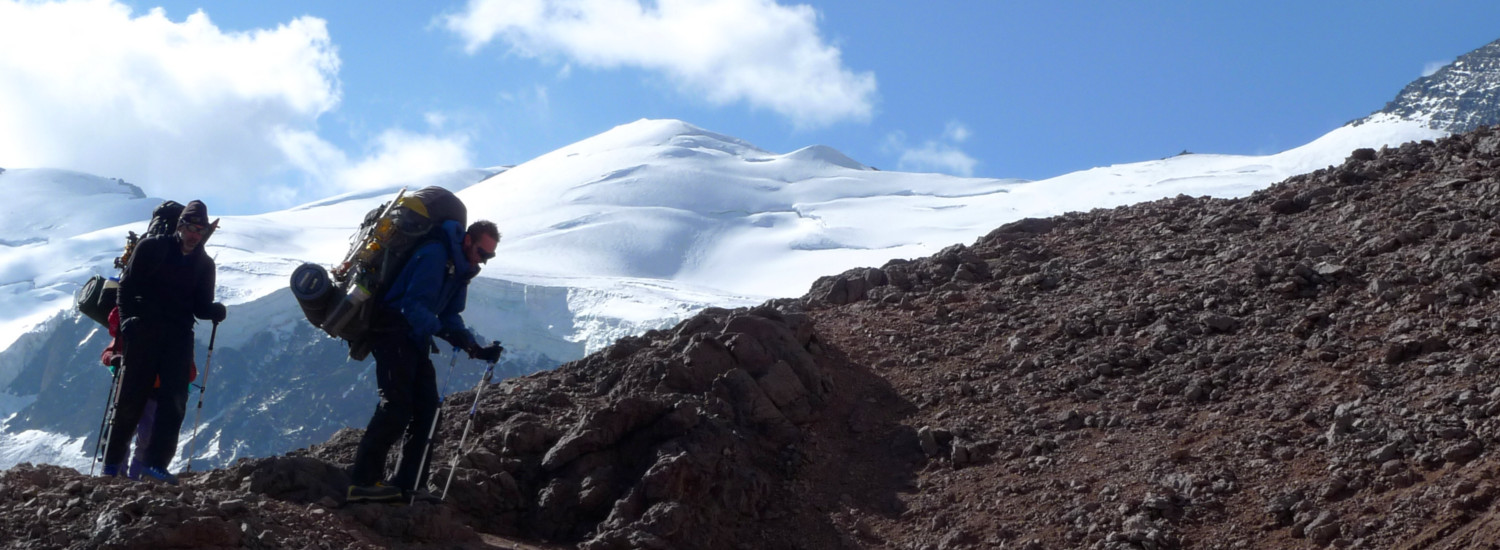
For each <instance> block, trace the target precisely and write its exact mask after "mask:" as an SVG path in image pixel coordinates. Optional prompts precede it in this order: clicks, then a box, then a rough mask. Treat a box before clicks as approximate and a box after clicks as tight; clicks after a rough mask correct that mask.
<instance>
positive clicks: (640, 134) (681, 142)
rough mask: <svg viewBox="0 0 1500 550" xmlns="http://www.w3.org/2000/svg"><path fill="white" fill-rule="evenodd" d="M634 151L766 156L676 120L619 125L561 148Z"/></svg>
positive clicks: (730, 138)
mask: <svg viewBox="0 0 1500 550" xmlns="http://www.w3.org/2000/svg"><path fill="white" fill-rule="evenodd" d="M635 147H687V148H708V149H716V150H720V151H732V152H736V153H739V154H744V153H752V154H767V153H766V152H765V151H764V150H762V149H760V148H759V147H756V146H755V145H752V144H750V143H749V142H747V141H745V140H742V139H739V138H736V137H733V136H729V135H725V134H720V133H716V132H710V131H708V130H704V129H702V128H699V127H697V126H694V125H692V124H689V123H687V122H683V121H681V120H677V119H670V118H667V119H649V118H643V119H640V120H637V121H635V122H630V123H626V124H621V125H619V126H616V127H614V128H611V129H609V130H608V131H605V132H604V133H601V134H599V135H596V136H594V137H591V138H588V139H585V140H583V141H580V142H578V143H575V144H573V145H572V146H570V147H567V148H565V150H566V151H567V152H568V153H579V152H585V151H608V150H615V149H628V148H635Z"/></svg>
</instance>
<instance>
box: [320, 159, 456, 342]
mask: <svg viewBox="0 0 1500 550" xmlns="http://www.w3.org/2000/svg"><path fill="white" fill-rule="evenodd" d="M449 220H452V221H457V222H458V223H459V226H460V227H465V226H467V225H468V209H467V208H466V207H464V203H463V201H460V200H459V199H458V197H457V196H455V195H454V194H453V192H452V191H449V190H447V189H443V188H442V187H437V186H430V187H423V188H421V189H418V190H416V191H415V192H412V193H410V194H407V193H406V188H404V187H403V188H402V189H401V191H399V192H397V193H396V198H394V199H392V200H391V201H390V202H387V203H384V204H381V205H380V206H378V207H376V208H375V209H373V210H370V212H369V213H367V214H365V218H364V221H363V222H362V223H360V225H359V230H358V231H356V232H355V233H354V236H353V237H351V238H350V247H349V252H348V253H347V254H345V255H344V259H343V261H341V262H339V263H338V264H336V265H334V266H333V269H325V268H324V267H323V266H321V265H318V264H314V263H304V264H302V265H300V266H298V267H297V269H295V270H293V271H292V280H291V287H292V295H293V296H295V297H296V298H297V304H298V305H299V306H301V307H302V313H303V315H306V316H307V320H308V322H311V323H312V324H313V326H315V327H318V328H321V329H323V331H324V332H327V333H328V335H329V336H333V337H335V338H341V339H343V340H345V341H347V342H349V357H351V358H353V359H354V360H356V361H360V360H363V359H364V358H365V357H366V356H367V355H368V354H369V351H370V342H369V340H368V338H366V335H367V333H368V332H369V330H370V324H371V321H372V319H373V317H374V312H375V308H373V307H369V304H370V298H371V297H372V296H374V297H379V296H381V295H383V294H384V293H385V292H386V291H387V290H388V289H389V288H390V286H391V284H392V283H393V282H394V281H395V280H396V277H397V276H398V275H400V274H401V269H402V268H403V267H405V266H406V261H407V260H408V259H410V258H411V255H412V253H413V252H415V251H416V249H417V248H418V246H419V245H420V244H422V243H425V242H427V241H428V240H429V239H431V238H433V237H434V236H435V232H437V231H441V228H442V225H443V222H445V221H449Z"/></svg>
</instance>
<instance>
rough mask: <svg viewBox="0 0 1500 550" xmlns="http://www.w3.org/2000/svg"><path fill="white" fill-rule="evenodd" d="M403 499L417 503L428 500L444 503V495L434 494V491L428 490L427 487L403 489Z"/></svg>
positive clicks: (433, 502)
mask: <svg viewBox="0 0 1500 550" xmlns="http://www.w3.org/2000/svg"><path fill="white" fill-rule="evenodd" d="M401 500H403V501H406V502H408V503H411V504H416V503H418V502H426V503H428V504H442V503H443V498H442V497H440V496H437V495H434V494H432V491H428V490H426V489H417V490H415V491H401Z"/></svg>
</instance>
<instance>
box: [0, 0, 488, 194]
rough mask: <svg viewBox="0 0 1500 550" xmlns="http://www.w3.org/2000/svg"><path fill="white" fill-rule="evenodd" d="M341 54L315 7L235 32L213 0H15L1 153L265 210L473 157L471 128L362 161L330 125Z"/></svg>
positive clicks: (385, 142)
mask: <svg viewBox="0 0 1500 550" xmlns="http://www.w3.org/2000/svg"><path fill="white" fill-rule="evenodd" d="M339 65H340V62H339V57H338V51H337V47H336V46H335V45H334V44H333V42H332V41H331V39H330V38H329V35H328V29H327V24H326V23H325V22H324V21H323V20H321V19H318V18H314V17H299V18H297V19H293V20H291V21H289V22H286V23H283V24H281V25H278V26H276V27H275V28H269V29H258V30H253V31H249V32H230V31H224V30H221V29H220V28H218V27H217V26H216V25H215V24H214V23H213V22H212V21H211V20H210V18H209V16H208V15H206V14H204V13H203V12H198V13H194V14H192V15H189V16H187V17H186V18H185V19H183V20H181V21H172V20H170V19H168V18H167V16H166V14H165V12H163V11H162V10H161V9H153V10H151V11H149V12H146V13H143V14H138V13H134V12H133V11H132V10H131V8H130V7H128V6H126V5H124V4H122V3H120V2H118V1H115V0H63V1H57V2H35V1H29V0H20V1H15V0H0V166H4V167H11V168H15V167H53V168H67V169H73V170H80V171H84V172H89V173H94V174H98V175H101V176H108V177H120V178H124V179H126V180H127V181H130V182H132V183H136V184H139V185H141V186H142V187H143V188H145V189H146V191H147V192H148V193H151V194H153V195H157V196H164V197H168V198H173V199H176V200H179V201H184V200H188V199H193V198H202V199H204V200H206V201H209V202H210V205H211V206H213V207H215V209H216V211H218V212H253V211H263V210H266V209H269V208H273V207H284V206H288V205H290V204H292V203H294V202H297V201H303V200H308V199H314V198H321V197H324V196H327V195H328V194H329V193H330V192H337V191H340V190H346V189H347V188H350V187H353V188H358V187H359V186H362V185H363V181H364V177H373V174H377V173H381V174H384V173H409V172H411V171H412V170H413V169H415V168H419V167H422V168H431V167H433V166H436V165H441V164H443V163H445V162H452V161H454V160H455V159H460V158H465V157H466V154H455V153H454V149H455V148H458V147H466V146H467V140H465V139H463V138H461V137H446V138H443V137H431V138H416V137H412V136H407V135H404V134H399V133H387V134H385V135H382V136H381V137H380V138H379V140H380V141H379V143H376V144H374V145H373V146H372V149H373V152H372V153H371V155H372V156H371V158H370V159H368V160H364V161H360V160H352V161H351V160H348V159H347V158H346V156H347V155H346V154H345V153H344V152H343V151H340V150H339V149H338V148H337V147H335V146H333V145H332V144H330V143H328V142H326V141H324V140H323V139H321V138H319V137H318V136H317V134H316V131H317V121H318V119H319V117H320V116H322V115H323V114H325V113H328V112H330V111H332V110H333V109H335V108H337V106H338V104H339V102H340V96H341V90H340V83H339V80H338V71H339ZM325 161H332V162H335V164H333V165H323V164H321V162H325ZM397 162H411V163H412V166H410V167H398V166H394V165H393V163H397ZM360 167H367V168H366V169H360ZM459 167H461V166H447V167H446V168H447V169H453V168H459ZM268 182H275V183H268Z"/></svg>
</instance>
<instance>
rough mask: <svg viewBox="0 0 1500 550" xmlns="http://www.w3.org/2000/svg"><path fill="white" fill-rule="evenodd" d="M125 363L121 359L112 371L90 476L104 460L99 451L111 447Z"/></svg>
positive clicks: (90, 465)
mask: <svg viewBox="0 0 1500 550" xmlns="http://www.w3.org/2000/svg"><path fill="white" fill-rule="evenodd" d="M124 363H125V362H124V361H120V366H118V367H115V370H114V371H112V372H110V374H111V375H113V376H112V377H111V380H110V383H109V397H108V398H107V399H106V400H105V401H104V418H102V419H100V420H99V440H98V441H95V442H94V460H93V461H92V462H90V463H89V475H90V476H92V475H94V467H95V466H97V465H98V464H99V461H100V460H102V459H101V458H100V457H99V452H100V451H101V450H104V451H106V453H107V451H108V449H109V442H108V441H109V433H110V432H111V431H113V429H114V423H115V400H116V399H118V398H119V396H120V380H121V378H123V377H122V376H120V375H121V374H122V371H124V370H125V365H124Z"/></svg>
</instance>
